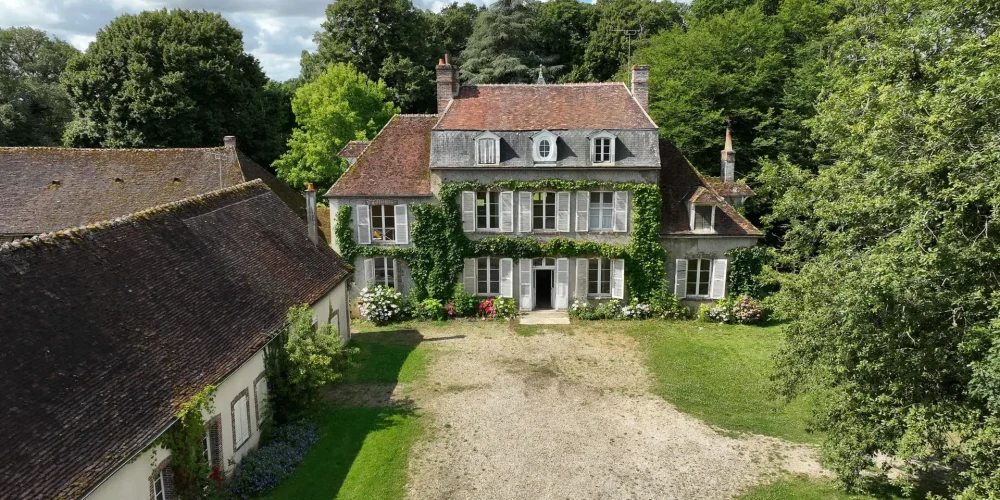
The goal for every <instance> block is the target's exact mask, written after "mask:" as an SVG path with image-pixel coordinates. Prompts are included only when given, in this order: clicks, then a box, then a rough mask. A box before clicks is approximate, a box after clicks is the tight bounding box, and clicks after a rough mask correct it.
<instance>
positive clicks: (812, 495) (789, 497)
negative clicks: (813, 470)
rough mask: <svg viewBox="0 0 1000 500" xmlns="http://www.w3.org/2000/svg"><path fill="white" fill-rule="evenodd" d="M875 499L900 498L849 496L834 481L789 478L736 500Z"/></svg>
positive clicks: (888, 496)
mask: <svg viewBox="0 0 1000 500" xmlns="http://www.w3.org/2000/svg"><path fill="white" fill-rule="evenodd" d="M876 498H901V497H899V496H896V495H892V494H887V495H885V496H881V497H872V496H868V495H851V494H849V493H845V492H844V490H842V489H840V487H838V486H837V484H836V483H835V482H834V481H831V480H823V479H812V478H808V477H805V476H789V477H784V478H781V479H779V480H777V481H775V482H773V483H770V484H765V485H761V486H755V487H754V488H751V489H750V490H749V491H747V492H746V493H744V494H742V495H740V496H739V497H737V500H875V499H876Z"/></svg>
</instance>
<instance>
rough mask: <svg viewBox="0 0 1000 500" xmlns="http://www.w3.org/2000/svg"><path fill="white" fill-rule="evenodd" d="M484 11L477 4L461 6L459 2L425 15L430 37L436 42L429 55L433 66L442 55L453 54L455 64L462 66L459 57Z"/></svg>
mask: <svg viewBox="0 0 1000 500" xmlns="http://www.w3.org/2000/svg"><path fill="white" fill-rule="evenodd" d="M482 11H483V8H482V7H480V6H478V5H476V4H472V3H463V4H461V5H459V4H458V2H452V3H451V4H450V5H448V6H446V7H445V8H443V9H441V11H440V12H438V13H437V14H435V13H433V12H425V13H424V15H425V16H427V19H428V21H427V23H428V25H429V26H430V30H431V31H430V36H431V37H432V38H433V40H434V42H433V43H432V48H431V53H430V54H429V55H430V56H431V57H430V59H431V61H430V62H431V63H432V64H433V63H434V62H436V61H437V60H438V58H440V57H441V56H442V54H451V55H452V57H453V58H454V59H455V62H457V63H459V64H461V62H462V61H461V59H460V58H459V56H460V54H461V53H462V51H463V50H465V45H466V42H468V40H469V37H470V36H471V35H472V30H473V29H474V28H475V26H476V18H477V17H479V13H480V12H482Z"/></svg>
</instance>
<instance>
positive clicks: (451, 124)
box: [434, 83, 656, 130]
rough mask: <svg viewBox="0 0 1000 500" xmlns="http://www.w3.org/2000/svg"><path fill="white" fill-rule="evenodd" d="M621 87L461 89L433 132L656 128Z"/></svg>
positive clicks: (466, 87)
mask: <svg viewBox="0 0 1000 500" xmlns="http://www.w3.org/2000/svg"><path fill="white" fill-rule="evenodd" d="M655 128H656V125H655V124H654V123H653V121H652V120H651V119H650V118H649V116H648V115H647V114H646V113H645V112H644V111H643V110H642V108H641V107H640V106H639V103H637V102H636V101H635V99H633V98H632V94H631V93H630V92H629V91H628V89H627V88H626V87H625V84H623V83H571V84H562V85H469V86H462V88H461V90H460V91H459V94H458V97H457V98H455V99H453V100H452V101H451V104H449V105H448V108H447V109H446V110H445V112H444V115H443V116H442V117H441V120H440V121H439V122H438V123H437V125H435V126H434V130H543V129H551V130H568V129H608V130H620V129H655Z"/></svg>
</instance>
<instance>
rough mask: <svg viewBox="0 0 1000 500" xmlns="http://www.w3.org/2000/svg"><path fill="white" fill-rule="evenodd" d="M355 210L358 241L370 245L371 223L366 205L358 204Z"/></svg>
mask: <svg viewBox="0 0 1000 500" xmlns="http://www.w3.org/2000/svg"><path fill="white" fill-rule="evenodd" d="M357 212H358V214H357V221H358V243H359V244H362V245H370V244H371V243H372V223H371V214H370V212H369V211H368V205H358V206H357Z"/></svg>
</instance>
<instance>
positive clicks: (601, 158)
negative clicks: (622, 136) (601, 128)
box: [590, 132, 615, 165]
mask: <svg viewBox="0 0 1000 500" xmlns="http://www.w3.org/2000/svg"><path fill="white" fill-rule="evenodd" d="M590 161H591V163H595V164H598V163H600V164H605V165H613V164H614V163H615V136H613V135H611V134H609V133H607V132H601V133H598V134H596V135H594V136H593V137H591V139H590Z"/></svg>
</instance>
